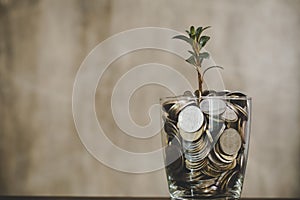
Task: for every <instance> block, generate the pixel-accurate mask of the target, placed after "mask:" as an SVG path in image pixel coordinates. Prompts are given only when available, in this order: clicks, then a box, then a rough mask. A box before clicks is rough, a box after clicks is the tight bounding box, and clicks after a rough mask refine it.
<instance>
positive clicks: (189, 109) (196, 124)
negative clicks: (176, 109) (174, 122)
mask: <svg viewBox="0 0 300 200" xmlns="http://www.w3.org/2000/svg"><path fill="white" fill-rule="evenodd" d="M203 121H204V116H203V113H202V112H201V110H200V108H199V107H198V106H194V105H191V106H186V107H185V108H184V109H183V110H182V111H181V112H180V113H179V116H178V127H179V128H180V129H182V130H183V131H184V132H187V133H193V132H196V131H198V130H199V129H200V127H201V126H202V124H203Z"/></svg>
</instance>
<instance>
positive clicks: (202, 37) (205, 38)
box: [199, 35, 210, 48]
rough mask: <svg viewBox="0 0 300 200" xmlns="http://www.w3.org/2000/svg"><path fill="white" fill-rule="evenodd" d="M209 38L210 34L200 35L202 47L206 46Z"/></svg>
mask: <svg viewBox="0 0 300 200" xmlns="http://www.w3.org/2000/svg"><path fill="white" fill-rule="evenodd" d="M209 39H210V37H209V36H206V35H204V36H201V37H200V40H199V45H200V47H201V48H202V47H204V46H205V44H206V43H207V41H208V40H209Z"/></svg>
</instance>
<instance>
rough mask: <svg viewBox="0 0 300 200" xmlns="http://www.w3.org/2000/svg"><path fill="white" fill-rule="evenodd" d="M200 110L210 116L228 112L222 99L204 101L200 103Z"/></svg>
mask: <svg viewBox="0 0 300 200" xmlns="http://www.w3.org/2000/svg"><path fill="white" fill-rule="evenodd" d="M200 109H201V111H202V112H204V113H205V114H208V115H220V114H222V113H223V112H225V110H226V104H225V102H224V101H223V100H221V99H210V98H208V99H204V100H202V101H201V102H200Z"/></svg>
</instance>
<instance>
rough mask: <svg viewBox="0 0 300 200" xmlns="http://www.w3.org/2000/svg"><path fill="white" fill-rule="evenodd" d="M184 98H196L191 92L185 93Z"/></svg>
mask: <svg viewBox="0 0 300 200" xmlns="http://www.w3.org/2000/svg"><path fill="white" fill-rule="evenodd" d="M183 96H187V97H195V96H194V94H193V93H192V92H191V91H189V90H187V91H185V92H184V93H183Z"/></svg>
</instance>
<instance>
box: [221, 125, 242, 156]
mask: <svg viewBox="0 0 300 200" xmlns="http://www.w3.org/2000/svg"><path fill="white" fill-rule="evenodd" d="M219 143H220V147H221V149H222V151H223V152H224V153H225V154H227V155H236V154H237V153H238V151H239V149H240V148H241V145H242V139H241V136H240V134H239V133H238V132H237V131H236V130H235V129H233V128H229V129H226V130H225V131H224V132H223V134H222V135H221V137H220V141H219Z"/></svg>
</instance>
